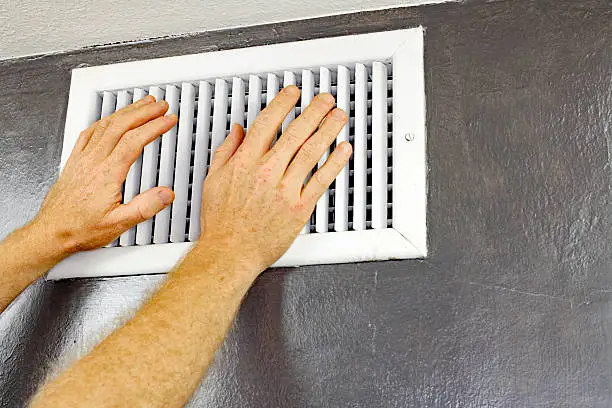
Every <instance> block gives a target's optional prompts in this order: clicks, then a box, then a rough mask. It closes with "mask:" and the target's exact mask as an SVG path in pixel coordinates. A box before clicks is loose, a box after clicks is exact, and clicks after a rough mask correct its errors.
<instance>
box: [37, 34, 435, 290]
mask: <svg viewBox="0 0 612 408" xmlns="http://www.w3.org/2000/svg"><path fill="white" fill-rule="evenodd" d="M423 75H424V74H423V30H422V29H421V28H415V29H410V30H401V31H389V32H383V33H374V34H364V35H355V36H347V37H337V38H327V39H320V40H311V41H301V42H293V43H284V44H276V45H269V46H263V47H253V48H246V49H236V50H229V51H220V52H213V53H205V54H196V55H187V56H180V57H172V58H162V59H155V60H148V61H138V62H129V63H123V64H115V65H107V66H100V67H91V68H81V69H75V70H74V71H73V73H72V83H71V88H70V100H69V103H68V114H67V118H66V129H65V135H64V146H63V151H62V161H61V166H62V167H63V165H64V163H65V161H66V160H67V158H68V156H69V154H70V152H71V150H72V147H73V146H74V143H75V141H76V138H77V137H78V134H79V132H80V131H81V130H82V129H84V128H86V127H87V126H89V124H91V123H92V122H94V121H96V120H98V119H99V118H100V117H104V116H106V115H108V114H110V113H112V112H113V111H115V110H117V109H120V108H122V107H123V106H126V105H127V104H129V103H131V102H133V101H136V100H138V99H140V98H142V97H144V96H145V95H146V94H151V95H154V96H155V97H156V98H157V99H162V98H163V99H165V100H166V101H167V102H168V104H169V106H170V108H169V112H173V113H177V114H178V116H179V122H178V125H177V126H175V127H174V128H173V129H171V130H170V131H168V132H167V133H166V134H164V135H163V136H162V137H161V138H160V139H158V140H156V141H155V142H153V143H151V144H149V145H148V146H146V148H145V150H144V153H143V154H142V156H141V157H140V158H139V159H138V161H137V162H136V163H135V164H134V165H133V166H132V168H131V169H130V172H129V174H128V177H127V180H126V183H125V187H124V201H126V202H127V201H129V200H131V199H132V198H133V197H134V196H135V195H137V194H138V193H139V192H142V191H145V190H147V189H149V188H151V187H153V186H156V185H165V186H169V187H172V188H173V189H174V191H175V193H176V199H175V201H174V203H173V204H172V206H171V207H169V208H167V209H166V210H164V211H162V212H160V213H159V214H157V215H156V216H155V217H154V219H151V220H148V221H146V222H143V223H142V224H139V225H138V226H137V227H135V228H133V229H131V230H130V231H127V232H126V233H124V234H123V235H122V236H121V237H120V239H119V240H118V241H115V242H114V243H112V244H111V245H109V247H106V248H102V249H98V250H95V251H90V252H84V253H80V254H76V255H74V256H72V257H70V258H68V259H66V260H64V261H63V262H61V263H60V264H59V265H57V266H56V267H55V268H54V269H53V270H52V271H51V272H50V273H49V274H48V278H49V279H61V278H72V277H84V276H113V275H115V276H116V275H130V274H141V273H161V272H167V271H169V270H170V269H171V268H172V267H173V266H174V264H175V263H176V262H177V261H178V260H180V258H181V257H182V256H183V255H184V254H185V253H186V252H187V251H188V250H189V248H190V246H191V245H192V242H193V241H195V240H196V239H197V238H198V236H199V234H200V223H199V219H200V203H201V199H202V182H203V180H204V178H205V177H206V172H207V167H208V165H209V164H210V159H211V154H213V152H214V150H215V149H216V148H217V147H218V146H219V145H220V144H221V143H222V142H223V139H224V138H225V137H226V135H227V134H228V132H229V129H230V126H231V124H232V123H239V124H241V125H243V126H245V127H246V128H247V130H248V126H249V125H250V124H251V123H252V122H253V120H254V119H255V117H256V115H257V114H258V113H259V112H260V110H261V109H262V108H264V107H265V106H266V104H267V103H269V102H270V101H271V100H272V98H273V97H274V95H276V93H277V92H278V91H279V89H280V88H282V87H283V86H285V85H289V84H295V85H297V86H298V87H300V88H301V90H302V96H301V102H300V103H299V104H298V106H297V107H296V109H295V112H292V113H290V114H289V115H288V116H287V118H286V120H285V122H284V123H283V128H285V127H286V126H287V124H288V123H290V122H291V120H293V118H295V117H296V116H297V115H299V114H300V112H301V111H302V110H303V109H304V107H305V106H307V105H308V103H310V101H311V99H312V98H313V96H314V95H316V94H318V93H320V92H331V93H332V94H333V95H334V96H335V97H336V103H337V106H338V107H340V108H342V109H344V110H345V111H346V112H347V113H348V114H349V123H348V124H347V126H346V127H345V128H344V130H343V131H342V132H341V133H340V135H339V136H338V140H337V141H338V142H340V141H342V140H349V141H350V142H351V143H352V144H353V147H354V154H353V157H352V158H351V161H350V163H349V165H348V166H347V168H346V169H345V170H344V171H343V172H342V173H341V174H340V176H339V177H338V178H337V179H336V181H335V182H334V184H332V186H331V187H330V189H329V190H328V191H327V193H326V194H325V195H324V196H323V197H322V198H321V200H319V202H318V203H317V206H316V209H315V211H314V212H313V214H312V217H311V219H310V221H309V223H308V224H307V225H306V226H305V227H304V230H303V231H302V234H300V236H299V237H298V238H297V239H296V241H295V242H294V244H293V245H292V246H291V248H290V249H289V250H288V251H287V253H286V254H285V255H284V256H283V257H282V258H281V259H280V260H279V261H278V262H277V263H276V264H275V266H297V265H308V264H321V263H341V262H357V261H372V260H386V259H406V258H420V257H424V256H426V254H427V252H426V219H425V217H426V159H425V92H424V80H423ZM332 147H333V146H332ZM324 159H325V158H323V159H322V160H324Z"/></svg>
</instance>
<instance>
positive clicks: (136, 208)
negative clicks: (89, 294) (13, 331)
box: [0, 96, 177, 312]
mask: <svg viewBox="0 0 612 408" xmlns="http://www.w3.org/2000/svg"><path fill="white" fill-rule="evenodd" d="M167 110H168V104H167V103H166V102H165V101H160V102H158V103H156V102H155V98H153V97H152V96H148V97H146V98H144V99H142V100H140V101H138V102H136V103H134V104H132V105H130V106H128V107H126V108H124V109H122V110H120V111H118V112H117V113H115V114H113V115H112V116H110V117H107V118H105V119H103V120H101V121H98V122H96V123H94V124H93V125H91V126H90V127H89V128H87V129H85V130H84V131H83V132H81V135H80V136H79V139H78V141H77V143H76V145H75V148H74V150H73V152H72V154H71V156H70V158H69V160H68V162H67V163H66V166H65V168H64V171H63V172H62V174H61V175H60V177H59V179H58V181H57V183H56V184H55V185H54V186H53V187H52V188H51V190H50V191H49V193H48V194H47V197H46V198H45V200H44V201H43V204H42V207H41V209H40V212H39V213H38V215H37V216H36V218H35V219H34V220H33V221H32V222H30V223H29V224H28V225H26V226H25V227H23V228H21V229H19V230H17V231H15V232H13V233H12V234H10V235H9V236H8V237H7V238H6V239H5V240H4V241H3V242H2V243H0V312H2V311H3V310H4V309H6V307H7V306H8V305H9V304H10V303H11V302H12V301H13V299H14V298H15V297H17V295H19V293H21V292H22V291H23V290H24V289H25V288H26V287H27V286H28V285H29V284H30V283H32V281H34V280H36V279H37V278H39V277H40V276H42V275H43V274H44V273H45V272H47V271H48V270H49V269H50V268H52V267H53V266H54V265H55V264H56V263H58V262H59V261H61V260H62V259H64V258H66V257H67V256H69V255H70V254H72V253H74V252H77V251H81V250H88V249H94V248H98V247H101V246H103V245H106V244H108V243H109V242H111V241H112V240H113V239H115V238H117V237H118V236H119V235H120V234H121V233H122V232H123V231H125V230H127V229H129V228H130V227H131V226H134V225H136V224H137V223H139V222H141V221H142V220H143V219H144V218H150V217H152V216H153V215H155V214H156V213H157V212H159V211H161V210H162V209H163V208H164V207H166V206H167V205H169V204H170V203H171V202H172V200H173V199H174V193H173V192H172V190H170V189H168V188H165V187H156V188H154V189H151V190H149V191H146V192H144V193H143V194H140V195H139V196H138V197H137V198H135V199H134V200H133V201H132V202H131V203H130V204H129V205H123V204H121V185H122V184H123V182H124V181H125V177H126V175H127V171H128V170H129V167H130V164H131V163H133V162H134V160H135V159H136V158H137V157H138V152H139V151H140V150H142V148H143V147H144V145H145V144H147V143H149V142H150V141H152V140H153V139H155V138H157V137H158V136H159V135H161V134H162V133H164V132H165V131H167V130H168V129H170V128H171V127H172V126H174V125H175V124H176V121H177V117H176V115H171V116H167V117H165V116H162V115H164V113H166V111H167ZM134 154H135V155H136V156H134Z"/></svg>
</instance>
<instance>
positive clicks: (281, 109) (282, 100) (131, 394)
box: [33, 87, 351, 407]
mask: <svg viewBox="0 0 612 408" xmlns="http://www.w3.org/2000/svg"><path fill="white" fill-rule="evenodd" d="M298 98H299V91H298V89H297V88H296V87H289V88H285V89H284V90H283V91H282V92H281V93H279V95H278V96H277V97H276V98H275V100H274V101H273V102H272V103H271V105H270V106H268V107H267V108H266V109H265V110H264V111H262V113H261V114H260V115H259V116H258V118H257V119H256V121H255V123H254V124H253V125H252V126H251V128H250V130H249V133H248V134H247V135H246V137H245V136H244V132H243V130H242V128H241V127H240V126H234V128H233V129H232V131H231V133H230V135H229V136H228V138H227V139H226V141H225V142H224V144H223V145H222V146H221V147H220V148H219V149H218V150H217V152H216V154H215V156H214V159H213V163H212V164H211V168H210V172H209V176H208V177H207V179H206V181H205V183H204V194H203V197H204V199H203V208H202V220H201V221H202V222H201V225H202V236H201V239H200V241H199V242H198V243H197V244H196V245H195V247H194V249H193V250H192V251H191V252H190V253H189V254H188V255H187V256H186V258H185V259H184V260H183V261H182V262H181V263H180V264H179V265H178V266H177V268H176V269H175V270H174V271H173V272H172V273H171V274H170V275H169V278H168V280H167V281H166V283H165V285H164V286H163V287H162V288H161V289H160V290H159V291H158V292H157V293H156V294H155V295H154V296H153V298H152V299H151V300H150V301H149V302H148V303H147V304H146V305H145V306H144V307H143V308H142V309H141V310H140V311H139V312H138V314H137V315H136V317H135V318H134V319H132V320H131V321H130V322H128V323H127V324H126V325H125V326H124V327H122V328H121V329H119V330H117V331H116V332H114V333H113V334H111V335H110V336H109V337H108V338H107V339H106V340H104V341H103V342H102V343H101V344H100V345H99V346H98V347H96V348H95V349H94V350H93V352H92V353H91V354H89V355H88V356H86V357H85V358H83V359H82V360H80V361H79V362H77V363H76V364H75V365H73V366H72V367H71V368H69V369H68V370H67V371H65V372H64V373H63V374H61V375H60V377H59V378H58V379H57V380H55V381H54V382H52V383H50V384H47V385H46V386H45V387H44V388H43V390H42V391H41V393H40V394H39V395H38V396H37V398H36V399H35V402H34V403H33V406H34V407H73V406H80V407H106V406H130V407H139V406H147V407H180V406H183V404H185V402H186V401H187V400H188V398H189V396H190V395H191V394H192V392H193V390H194V389H195V387H196V386H197V384H198V382H199V381H200V379H201V377H202V375H203V374H204V373H205V372H206V369H207V368H208V366H209V365H210V363H211V361H212V359H213V357H214V354H215V351H216V350H217V348H218V347H219V346H220V344H221V343H222V341H223V338H224V337H225V335H226V333H227V331H228V329H229V327H230V325H231V323H232V321H233V319H234V316H235V315H236V313H237V310H238V308H239V306H240V302H241V301H242V298H243V297H244V295H245V294H246V292H247V291H248V289H249V287H250V286H251V285H252V283H253V281H254V280H255V278H256V277H257V276H258V274H259V273H261V272H262V271H263V270H264V269H265V268H267V267H268V266H269V265H271V264H272V263H273V262H274V261H276V260H277V259H278V258H279V257H280V256H281V255H282V254H283V253H284V252H285V251H286V250H287V248H288V247H289V246H290V245H291V243H292V242H293V240H294V239H295V237H296V236H297V234H298V233H299V231H300V230H301V228H302V226H303V225H304V223H305V222H306V221H307V219H308V217H309V216H310V214H311V212H312V210H313V209H314V206H315V204H316V202H317V199H318V198H319V197H320V196H321V194H322V193H323V192H324V191H325V189H327V188H328V186H329V184H330V183H331V182H332V181H333V179H334V178H335V177H336V175H337V174H338V172H339V171H340V170H341V169H342V168H343V167H344V165H345V164H346V163H347V161H348V159H349V157H350V154H351V148H350V145H348V143H342V144H340V145H339V146H338V147H337V148H336V150H335V151H334V153H332V155H330V157H329V159H328V161H327V163H326V164H325V166H323V167H322V168H320V169H319V170H318V171H317V172H316V173H315V174H314V175H313V177H312V178H311V179H310V180H309V181H308V183H307V184H306V185H305V186H304V181H305V179H306V176H307V174H308V173H309V172H310V171H311V170H312V168H313V167H314V166H315V165H316V163H317V161H318V160H319V158H320V157H321V155H322V154H323V152H324V151H325V150H326V149H327V148H328V147H329V145H330V144H331V142H332V141H333V140H334V139H335V137H336V136H337V134H338V133H339V131H340V130H341V128H342V127H343V126H344V124H345V123H346V115H345V114H344V112H342V111H340V110H338V109H334V110H332V111H331V112H330V110H331V109H332V107H333V98H332V97H331V96H330V95H321V96H318V97H316V98H315V99H314V100H313V103H312V104H311V105H310V106H309V107H308V109H306V110H305V112H304V113H303V114H302V115H300V116H299V117H298V119H296V120H295V121H294V122H293V123H292V124H291V126H290V127H289V128H288V129H287V131H286V132H285V133H284V134H283V136H282V137H281V138H280V139H279V141H278V142H277V143H276V144H275V145H274V147H273V148H272V149H270V147H269V146H270V144H271V142H272V140H273V139H274V136H275V135H276V131H277V129H278V128H279V127H280V125H281V123H282V121H283V119H284V117H285V116H286V114H287V113H288V112H289V110H290V109H291V108H293V106H294V105H295V103H296V102H297V100H298ZM324 118H325V120H324V122H323V124H322V125H321V126H320V127H319V124H320V123H321V121H322V120H323V119H324ZM317 128H318V130H317Z"/></svg>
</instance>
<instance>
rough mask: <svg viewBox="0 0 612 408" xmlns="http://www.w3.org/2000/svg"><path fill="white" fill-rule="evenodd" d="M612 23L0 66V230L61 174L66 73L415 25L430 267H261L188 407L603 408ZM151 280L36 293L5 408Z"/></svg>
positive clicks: (551, 17)
mask: <svg viewBox="0 0 612 408" xmlns="http://www.w3.org/2000/svg"><path fill="white" fill-rule="evenodd" d="M611 8H612V6H611V5H610V2H609V1H607V0H603V1H596V0H585V1H581V2H575V1H569V0H537V1H536V0H533V1H528V0H513V1H496V2H480V1H472V2H467V3H465V4H454V3H449V4H444V5H435V6H432V5H428V6H422V7H417V8H412V9H397V10H389V11H377V12H371V13H359V14H353V15H344V16H335V17H329V18H323V19H318V20H314V21H306V22H290V23H283V24H273V25H265V26H259V27H249V28H244V29H239V30H232V31H224V32H216V33H209V34H201V35H197V36H193V37H191V38H188V39H168V40H163V41H159V42H154V43H147V44H139V45H132V46H121V47H113V48H104V49H96V50H89V51H80V52H75V53H69V54H65V55H54V56H47V57H43V58H34V59H21V60H16V61H6V62H0V89H2V92H1V93H0V106H1V107H2V114H1V115H0V174H1V175H2V177H0V234H1V235H6V234H7V233H8V232H9V231H10V230H12V229H13V228H15V227H17V226H19V225H21V224H22V223H23V222H24V221H26V220H27V219H28V218H29V217H30V216H32V215H33V214H34V213H35V211H36V209H37V207H38V205H39V203H40V202H41V200H42V198H43V196H44V194H45V189H46V188H47V187H48V186H49V185H50V184H51V183H52V182H53V180H54V178H55V177H56V169H57V166H58V163H59V159H60V142H61V140H62V128H63V120H64V115H65V111H66V103H67V99H68V86H69V81H70V69H71V68H73V67H75V66H78V65H80V64H92V65H93V64H102V63H111V62H116V61H125V60H130V59H140V58H147V57H158V56H169V55H176V54H182V53H192V52H198V51H205V50H213V49H226V48H232V47H241V46H246V45H255V44H268V43H272V42H277V41H291V40H297V39H302V38H315V37H321V36H324V35H341V34H347V33H362V32H370V31H376V30H381V29H395V28H405V27H412V26H416V25H419V24H422V25H424V26H425V27H426V29H427V32H426V40H425V47H426V51H425V52H426V55H425V63H426V92H427V109H428V114H427V119H428V138H429V139H428V143H429V145H428V155H429V166H430V173H429V214H428V217H429V228H430V229H429V248H430V254H431V256H430V257H429V258H428V259H426V260H425V261H393V262H380V263H363V264H348V265H333V266H317V267H303V268H298V269H285V270H272V271H268V272H266V273H264V274H263V275H262V276H261V277H260V279H259V280H258V281H257V282H256V284H255V286H254V287H253V289H252V291H251V292H250V294H249V296H248V298H247V299H246V301H245V303H244V305H243V307H242V309H241V311H240V314H239V316H238V320H237V322H236V325H235V327H234V329H233V330H232V332H231V334H230V336H229V338H228V339H227V341H226V342H225V345H224V346H223V348H222V350H221V351H220V352H219V353H218V357H217V360H216V362H215V365H214V366H213V367H212V369H211V370H210V373H209V375H208V377H207V378H206V379H205V380H204V381H203V382H202V385H201V388H200V390H199V391H198V392H197V393H196V395H195V396H194V398H193V401H192V403H191V406H193V407H349V406H350V407H551V408H553V407H554V408H559V407H590V408H603V407H610V406H612V344H611V335H612V273H611V272H612V245H611V244H610V241H611V238H612V230H611V228H610V226H611V224H610V220H611V214H612V208H611V206H610V201H609V200H610V178H611V177H610V176H611V167H610V164H611V162H610V154H611V148H610V146H612V134H611V125H612V84H611V75H612V23H611V22H612V10H611ZM160 279H161V277H159V276H143V277H129V278H115V279H92V280H74V281H62V282H46V283H45V282H42V281H39V282H37V283H36V284H34V285H33V286H32V287H30V288H29V289H28V290H27V291H26V292H25V293H24V294H23V295H22V296H20V297H19V298H18V299H17V300H16V301H15V302H14V303H13V305H12V306H11V307H10V308H9V309H8V310H7V311H5V312H4V313H3V314H2V315H0V406H2V407H11V408H12V407H20V406H23V405H24V401H26V400H27V398H28V397H29V396H30V395H31V394H32V393H33V392H34V390H35V388H36V387H37V386H38V384H39V382H40V381H41V380H42V379H43V378H44V377H45V376H46V375H48V373H50V372H52V371H53V370H54V369H56V368H57V367H58V366H61V365H62V364H65V363H66V362H68V361H70V359H71V358H72V357H73V356H74V355H76V354H78V353H79V352H82V351H83V350H85V349H87V347H88V346H89V345H91V344H92V343H94V342H96V341H97V340H98V339H99V338H100V336H101V335H102V334H103V333H104V332H105V330H107V329H108V328H109V327H112V325H114V324H116V322H117V321H118V320H119V319H120V318H121V317H122V316H125V315H128V314H129V313H131V312H133V311H134V310H135V308H137V306H138V305H139V304H140V303H141V302H142V301H143V300H144V299H145V298H146V296H147V295H148V294H149V293H150V292H151V291H152V290H153V289H154V288H155V285H156V284H157V283H158V282H159V281H160Z"/></svg>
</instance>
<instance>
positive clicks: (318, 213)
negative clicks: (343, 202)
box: [315, 67, 331, 232]
mask: <svg viewBox="0 0 612 408" xmlns="http://www.w3.org/2000/svg"><path fill="white" fill-rule="evenodd" d="M329 92H331V72H330V71H329V69H328V68H326V67H321V68H320V69H319V93H320V94H321V93H329ZM328 157H329V149H328V151H326V152H325V153H324V154H323V156H322V157H321V159H319V164H318V166H317V168H321V167H323V165H324V164H325V162H326V161H327V158H328ZM328 207H329V190H326V191H325V192H324V193H323V195H322V196H321V198H319V201H318V202H317V206H316V208H315V231H316V232H327V228H328V226H327V224H328V222H329V214H328Z"/></svg>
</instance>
